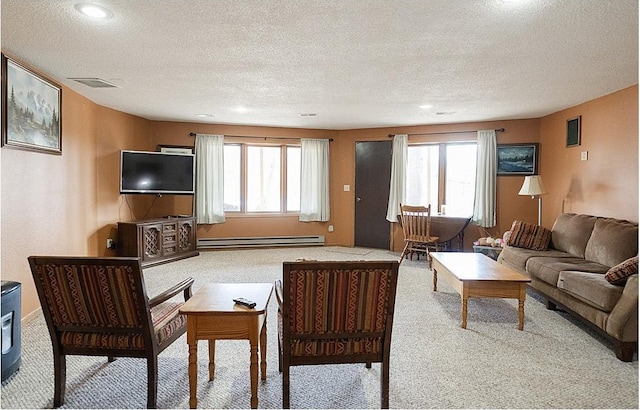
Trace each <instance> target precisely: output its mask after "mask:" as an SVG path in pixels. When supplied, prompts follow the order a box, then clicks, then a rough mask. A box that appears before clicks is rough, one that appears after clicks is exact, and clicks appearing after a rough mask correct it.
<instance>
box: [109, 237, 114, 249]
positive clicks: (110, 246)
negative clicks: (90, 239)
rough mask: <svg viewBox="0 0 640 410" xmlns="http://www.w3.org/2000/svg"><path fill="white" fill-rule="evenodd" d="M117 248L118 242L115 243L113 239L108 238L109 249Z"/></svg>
mask: <svg viewBox="0 0 640 410" xmlns="http://www.w3.org/2000/svg"><path fill="white" fill-rule="evenodd" d="M115 248H116V241H114V240H113V239H111V238H107V249H115Z"/></svg>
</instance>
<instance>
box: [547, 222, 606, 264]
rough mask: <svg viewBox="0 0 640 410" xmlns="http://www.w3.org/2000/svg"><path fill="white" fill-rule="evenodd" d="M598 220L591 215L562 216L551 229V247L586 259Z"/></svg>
mask: <svg viewBox="0 0 640 410" xmlns="http://www.w3.org/2000/svg"><path fill="white" fill-rule="evenodd" d="M597 219H598V218H597V217H595V216H591V215H576V214H560V215H559V216H558V218H557V219H556V221H555V223H554V224H553V228H552V229H551V247H552V248H553V249H557V250H560V251H563V252H567V253H570V254H572V255H575V256H579V257H581V258H584V251H585V248H586V247H587V242H588V241H589V238H590V237H591V231H593V226H594V225H595V223H596V220H597Z"/></svg>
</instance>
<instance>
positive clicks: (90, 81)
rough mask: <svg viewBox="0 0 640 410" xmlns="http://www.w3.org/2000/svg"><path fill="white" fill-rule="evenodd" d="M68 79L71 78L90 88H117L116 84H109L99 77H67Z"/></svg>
mask: <svg viewBox="0 0 640 410" xmlns="http://www.w3.org/2000/svg"><path fill="white" fill-rule="evenodd" d="M69 80H73V81H75V82H78V83H80V84H84V85H86V86H88V87H91V88H118V86H117V85H115V84H111V83H110V82H108V81H105V80H103V79H101V78H69Z"/></svg>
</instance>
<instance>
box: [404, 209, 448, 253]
mask: <svg viewBox="0 0 640 410" xmlns="http://www.w3.org/2000/svg"><path fill="white" fill-rule="evenodd" d="M400 223H401V224H402V232H403V234H404V249H403V250H402V255H400V263H402V261H403V260H404V258H405V257H406V256H407V255H410V257H411V256H412V255H413V253H414V252H415V253H424V254H425V255H426V256H427V261H428V260H429V250H430V249H434V250H439V247H440V244H439V240H440V238H439V237H437V236H432V235H431V204H429V206H426V207H425V206H413V205H402V204H400Z"/></svg>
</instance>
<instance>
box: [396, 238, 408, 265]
mask: <svg viewBox="0 0 640 410" xmlns="http://www.w3.org/2000/svg"><path fill="white" fill-rule="evenodd" d="M408 253H409V242H407V243H405V244H404V249H403V250H402V255H400V262H398V263H402V260H403V259H404V258H405V256H407V254H408Z"/></svg>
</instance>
